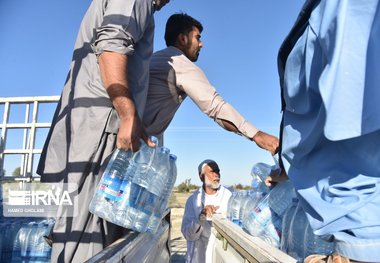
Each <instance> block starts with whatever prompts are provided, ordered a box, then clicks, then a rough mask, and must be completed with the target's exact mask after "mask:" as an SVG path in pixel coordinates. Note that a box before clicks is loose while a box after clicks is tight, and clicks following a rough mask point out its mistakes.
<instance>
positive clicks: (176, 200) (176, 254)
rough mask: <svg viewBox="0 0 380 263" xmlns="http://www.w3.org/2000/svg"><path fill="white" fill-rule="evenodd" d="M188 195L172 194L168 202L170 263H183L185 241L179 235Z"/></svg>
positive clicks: (180, 234)
mask: <svg viewBox="0 0 380 263" xmlns="http://www.w3.org/2000/svg"><path fill="white" fill-rule="evenodd" d="M190 195H191V193H177V192H173V193H172V196H171V199H170V202H169V207H170V209H171V215H170V219H171V224H172V229H171V234H170V241H171V250H172V258H171V262H172V263H182V262H185V254H186V240H185V238H184V237H183V236H182V233H181V223H182V217H183V213H184V210H185V204H186V200H187V198H188V197H189V196H190Z"/></svg>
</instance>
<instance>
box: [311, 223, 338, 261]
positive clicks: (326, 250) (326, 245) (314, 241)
mask: <svg viewBox="0 0 380 263" xmlns="http://www.w3.org/2000/svg"><path fill="white" fill-rule="evenodd" d="M334 247H335V243H334V242H333V241H331V242H329V241H327V240H325V239H322V237H320V236H317V235H315V234H314V233H313V229H312V228H311V226H310V224H307V226H306V230H305V247H304V249H305V252H304V256H305V258H306V257H307V256H309V255H312V254H319V255H330V254H331V253H332V252H333V251H334Z"/></svg>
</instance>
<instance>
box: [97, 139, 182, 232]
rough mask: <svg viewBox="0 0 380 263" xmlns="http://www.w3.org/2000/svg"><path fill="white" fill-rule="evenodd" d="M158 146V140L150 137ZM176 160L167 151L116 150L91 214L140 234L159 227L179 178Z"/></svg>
mask: <svg viewBox="0 0 380 263" xmlns="http://www.w3.org/2000/svg"><path fill="white" fill-rule="evenodd" d="M151 140H152V141H153V142H154V143H156V145H157V143H158V142H157V138H155V137H151ZM176 159H177V157H176V156H175V155H173V154H170V150H169V149H168V148H166V147H159V146H156V147H154V148H152V147H149V146H148V145H146V144H145V143H142V145H141V147H140V150H139V151H137V152H135V153H133V152H131V151H124V150H119V149H117V150H115V152H114V153H113V154H112V157H111V159H110V161H109V163H108V165H107V167H106V169H105V171H104V173H103V176H102V178H101V180H100V183H99V185H98V188H97V190H96V192H95V194H94V197H93V199H92V201H91V203H90V212H91V213H93V214H95V215H97V216H99V217H101V218H103V219H105V220H107V221H109V222H112V223H114V224H117V225H120V226H123V227H125V228H130V229H133V230H135V231H138V232H150V233H154V232H156V230H157V229H158V226H159V225H160V222H161V219H162V216H163V215H164V212H165V210H166V207H167V205H168V202H169V198H170V195H171V192H172V189H173V186H174V183H175V180H176V177H177V168H176Z"/></svg>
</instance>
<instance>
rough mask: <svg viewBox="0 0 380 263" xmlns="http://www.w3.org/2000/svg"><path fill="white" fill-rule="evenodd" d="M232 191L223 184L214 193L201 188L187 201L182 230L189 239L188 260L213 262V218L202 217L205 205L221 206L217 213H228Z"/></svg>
mask: <svg viewBox="0 0 380 263" xmlns="http://www.w3.org/2000/svg"><path fill="white" fill-rule="evenodd" d="M230 197H231V192H230V191H229V190H228V189H227V188H225V187H223V186H221V187H220V189H219V190H218V191H217V192H216V193H215V194H213V195H208V194H206V193H205V192H204V190H203V188H202V187H201V188H199V189H198V190H197V191H196V192H194V193H193V194H192V195H191V196H190V197H189V199H187V201H186V206H185V213H184V216H183V220H182V226H181V231H182V234H183V236H184V237H185V239H186V240H187V253H186V262H189V263H190V262H191V263H202V262H207V263H209V262H212V249H213V244H214V242H215V236H214V235H212V234H211V223H212V221H211V219H207V220H205V219H203V218H200V213H201V211H202V209H203V207H204V206H206V205H214V206H219V208H218V210H216V213H220V214H222V215H226V214H227V205H228V200H229V198H230Z"/></svg>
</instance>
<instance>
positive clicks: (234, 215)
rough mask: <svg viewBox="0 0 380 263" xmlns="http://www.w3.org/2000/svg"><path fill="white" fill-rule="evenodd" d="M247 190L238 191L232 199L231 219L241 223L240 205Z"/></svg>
mask: <svg viewBox="0 0 380 263" xmlns="http://www.w3.org/2000/svg"><path fill="white" fill-rule="evenodd" d="M244 195H245V192H237V194H236V196H235V197H234V198H233V199H232V201H231V207H230V218H231V221H232V222H233V223H235V224H237V225H239V215H240V205H241V202H242V200H243V198H244Z"/></svg>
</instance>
